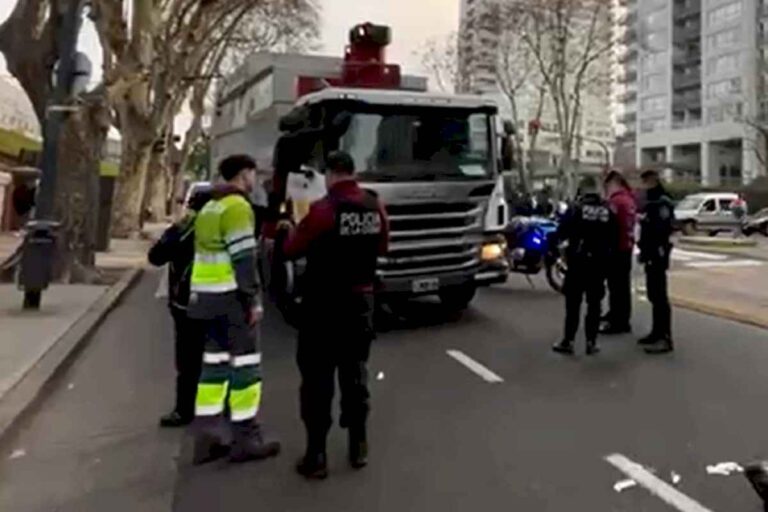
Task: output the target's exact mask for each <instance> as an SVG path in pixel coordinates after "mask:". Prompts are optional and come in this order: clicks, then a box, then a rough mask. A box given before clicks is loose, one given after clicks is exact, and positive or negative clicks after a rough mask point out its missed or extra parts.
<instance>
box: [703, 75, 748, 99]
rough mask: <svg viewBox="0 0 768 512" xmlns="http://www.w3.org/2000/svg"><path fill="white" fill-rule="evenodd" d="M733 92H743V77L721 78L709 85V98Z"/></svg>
mask: <svg viewBox="0 0 768 512" xmlns="http://www.w3.org/2000/svg"><path fill="white" fill-rule="evenodd" d="M731 94H741V78H729V79H728V80H719V81H717V82H712V83H711V84H709V85H708V86H707V98H709V99H713V98H717V97H718V96H728V95H731Z"/></svg>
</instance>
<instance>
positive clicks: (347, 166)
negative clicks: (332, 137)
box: [326, 151, 355, 174]
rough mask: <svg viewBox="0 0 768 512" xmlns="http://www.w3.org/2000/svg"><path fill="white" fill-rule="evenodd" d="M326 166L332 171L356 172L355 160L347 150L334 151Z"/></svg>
mask: <svg viewBox="0 0 768 512" xmlns="http://www.w3.org/2000/svg"><path fill="white" fill-rule="evenodd" d="M326 166H327V168H328V169H330V170H331V171H332V172H336V173H341V174H354V173H355V161H354V160H353V159H352V157H351V156H350V155H349V153H347V152H345V151H332V152H331V154H329V155H328V158H327V159H326Z"/></svg>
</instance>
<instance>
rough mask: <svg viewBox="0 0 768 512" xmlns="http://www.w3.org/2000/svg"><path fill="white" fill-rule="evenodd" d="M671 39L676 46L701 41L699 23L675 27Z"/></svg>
mask: <svg viewBox="0 0 768 512" xmlns="http://www.w3.org/2000/svg"><path fill="white" fill-rule="evenodd" d="M673 39H674V41H675V43H676V44H685V43H687V42H690V41H700V40H701V23H695V24H693V25H691V26H688V27H686V26H683V25H675V26H674V30H673Z"/></svg>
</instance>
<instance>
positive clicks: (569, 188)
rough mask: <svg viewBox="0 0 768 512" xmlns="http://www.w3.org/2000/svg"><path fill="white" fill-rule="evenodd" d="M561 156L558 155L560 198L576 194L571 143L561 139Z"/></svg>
mask: <svg viewBox="0 0 768 512" xmlns="http://www.w3.org/2000/svg"><path fill="white" fill-rule="evenodd" d="M561 149H562V152H563V154H562V156H561V157H560V184H559V185H560V187H559V188H560V190H559V191H558V192H559V193H560V198H561V199H562V198H572V197H574V196H575V195H576V184H575V182H574V178H573V157H572V152H573V143H572V141H568V140H567V139H563V141H562V144H561Z"/></svg>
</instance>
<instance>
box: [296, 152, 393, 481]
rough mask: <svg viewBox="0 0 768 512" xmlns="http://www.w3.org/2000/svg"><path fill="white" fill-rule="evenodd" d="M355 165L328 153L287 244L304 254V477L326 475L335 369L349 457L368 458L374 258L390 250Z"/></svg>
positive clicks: (377, 207) (381, 217)
mask: <svg viewBox="0 0 768 512" xmlns="http://www.w3.org/2000/svg"><path fill="white" fill-rule="evenodd" d="M354 172H355V165H354V161H353V160H352V158H351V157H350V156H349V155H348V154H346V153H343V152H334V153H331V154H330V155H329V156H328V158H327V171H326V175H325V177H326V184H327V188H328V194H327V195H326V196H325V197H324V198H323V199H322V200H320V201H317V202H315V203H314V204H313V205H312V206H311V208H310V211H309V213H308V214H307V216H306V217H305V218H304V219H303V220H302V222H301V223H300V224H299V226H298V228H297V229H296V231H295V232H294V233H291V234H290V235H289V236H288V238H287V240H286V242H285V246H284V249H285V254H286V256H287V257H288V258H290V259H296V258H299V257H302V256H306V258H307V269H306V275H305V281H304V286H303V289H304V290H305V291H304V296H303V300H302V320H301V325H300V328H299V340H298V353H297V362H298V366H299V371H300V372H301V390H300V402H301V417H302V420H303V421H304V425H305V427H306V432H307V450H306V454H305V455H304V457H303V458H302V459H301V460H300V461H299V463H298V465H297V468H296V469H297V471H298V472H299V473H300V474H302V475H304V476H305V477H307V478H318V479H321V478H325V477H326V476H327V475H328V469H327V459H326V449H325V445H326V437H327V435H328V431H329V429H330V427H331V423H332V418H331V403H332V401H333V391H334V374H335V373H336V371H338V379H339V387H340V388H341V419H340V423H341V426H342V428H346V429H348V436H349V462H350V464H351V466H352V467H353V468H355V469H360V468H362V467H364V466H365V465H366V464H367V456H368V444H367V436H366V422H367V417H368V411H369V405H368V400H369V393H368V386H367V380H368V371H367V367H366V366H367V361H368V356H369V352H370V346H371V341H372V340H373V337H374V334H373V326H372V315H373V291H374V282H375V278H376V260H377V258H378V256H380V255H383V254H385V253H386V251H387V241H388V232H389V229H388V221H387V216H386V213H385V211H384V207H383V206H382V204H381V203H380V202H379V200H378V199H377V197H376V196H375V195H374V194H373V193H372V192H369V191H366V190H363V189H362V188H360V186H358V184H357V182H356V181H355V177H354Z"/></svg>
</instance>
